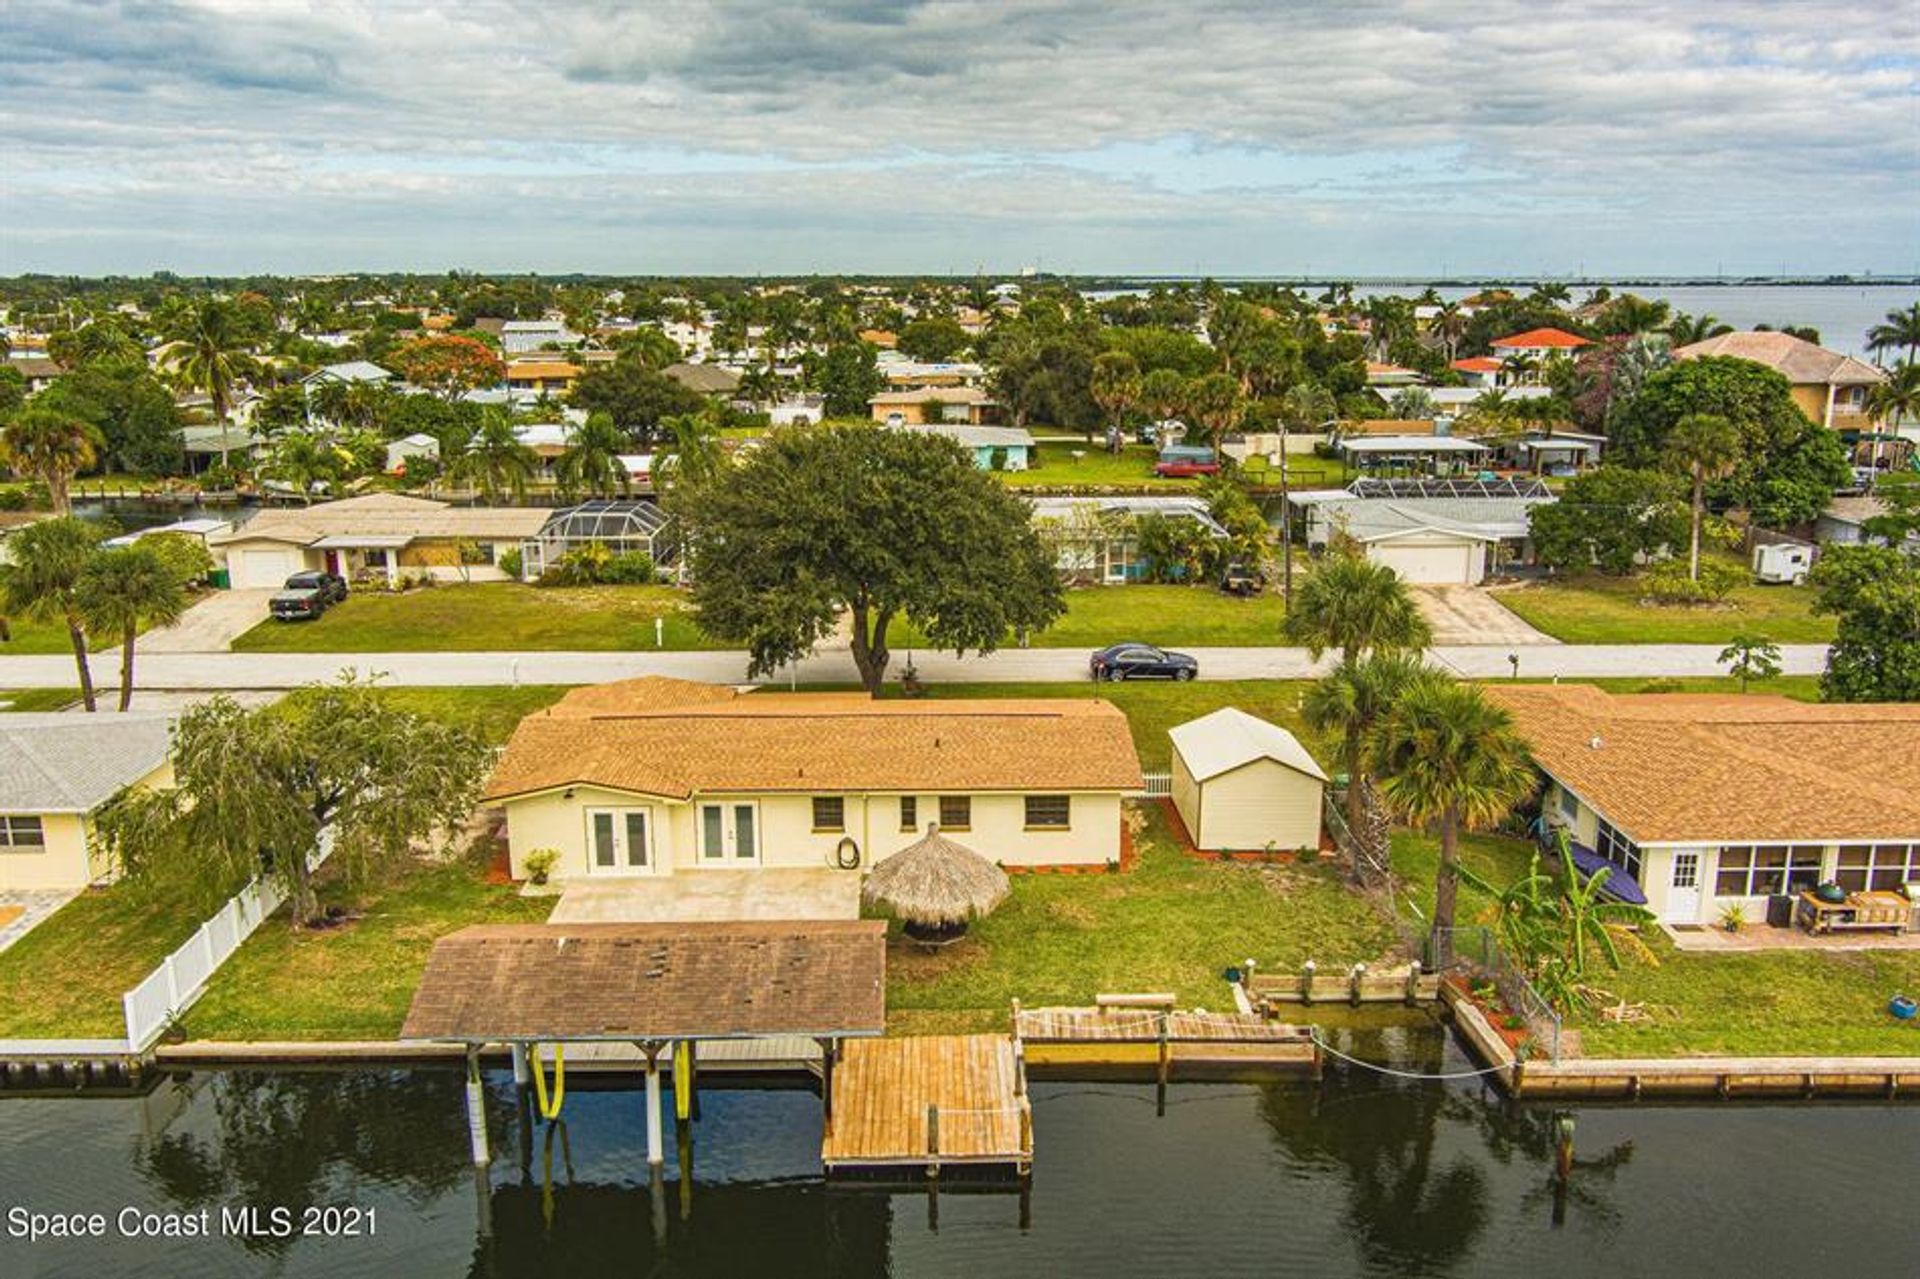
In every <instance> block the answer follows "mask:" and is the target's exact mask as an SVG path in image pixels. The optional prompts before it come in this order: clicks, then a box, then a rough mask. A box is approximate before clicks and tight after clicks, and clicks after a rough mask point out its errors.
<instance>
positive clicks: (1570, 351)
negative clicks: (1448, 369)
mask: <svg viewBox="0 0 1920 1279" xmlns="http://www.w3.org/2000/svg"><path fill="white" fill-rule="evenodd" d="M1592 345H1593V342H1592V341H1591V340H1590V339H1588V338H1583V337H1581V336H1579V335H1578V334H1576V333H1569V332H1567V331H1566V330H1565V329H1528V330H1527V331H1526V332H1525V333H1513V334H1509V335H1508V336H1506V337H1503V338H1495V339H1494V340H1493V341H1491V342H1489V343H1487V346H1488V349H1490V350H1491V351H1492V352H1493V358H1494V359H1496V360H1502V361H1504V360H1510V359H1523V360H1533V361H1535V362H1536V363H1537V364H1539V365H1545V364H1547V363H1549V362H1550V361H1553V360H1564V359H1570V358H1571V357H1572V356H1573V355H1574V354H1575V353H1576V352H1578V351H1579V350H1580V348H1581V347H1583V346H1592ZM1455 367H1458V366H1457V365H1456V366H1455ZM1540 375H1541V370H1540V369H1538V368H1536V369H1535V370H1534V371H1533V372H1532V373H1529V374H1527V375H1525V376H1524V377H1520V378H1512V379H1510V380H1513V381H1519V382H1529V383H1531V382H1538V381H1539V380H1540Z"/></svg>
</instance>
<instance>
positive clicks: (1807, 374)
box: [1673, 333, 1887, 386]
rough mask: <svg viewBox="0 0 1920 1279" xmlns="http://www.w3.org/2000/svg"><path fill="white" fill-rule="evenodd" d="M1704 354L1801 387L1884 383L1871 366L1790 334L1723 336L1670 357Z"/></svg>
mask: <svg viewBox="0 0 1920 1279" xmlns="http://www.w3.org/2000/svg"><path fill="white" fill-rule="evenodd" d="M1703 355H1730V356H1733V357H1735V358H1736V359H1742V360H1752V361H1753V362H1754V363H1756V364H1764V365H1766V366H1767V367H1768V368H1770V369H1772V370H1774V371H1775V372H1776V373H1780V374H1782V375H1783V376H1785V377H1786V379H1787V381H1789V382H1793V383H1796V384H1798V385H1801V386H1824V385H1827V384H1832V385H1834V386H1871V385H1873V384H1875V383H1878V382H1884V381H1886V380H1887V375H1886V374H1885V373H1884V372H1882V371H1881V370H1879V369H1876V368H1874V367H1873V366H1872V365H1871V364H1867V363H1864V362H1863V361H1860V360H1856V359H1854V358H1853V357H1852V356H1851V355H1842V354H1840V353H1839V352H1838V351H1829V350H1827V348H1825V347H1823V346H1815V345H1814V344H1813V343H1811V342H1809V341H1807V340H1806V339H1804V338H1797V337H1795V336H1793V334H1791V333H1722V334H1721V335H1720V336H1719V337H1712V338H1708V339H1707V340H1706V341H1704V342H1693V343H1690V344H1688V345H1686V346H1683V347H1680V348H1679V349H1677V350H1675V351H1674V353H1673V358H1674V359H1676V360H1697V359H1699V358H1700V357H1701V356H1703Z"/></svg>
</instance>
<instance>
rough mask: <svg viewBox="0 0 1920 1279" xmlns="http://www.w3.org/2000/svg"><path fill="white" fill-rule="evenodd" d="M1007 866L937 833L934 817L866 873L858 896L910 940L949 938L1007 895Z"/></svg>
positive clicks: (939, 940)
mask: <svg viewBox="0 0 1920 1279" xmlns="http://www.w3.org/2000/svg"><path fill="white" fill-rule="evenodd" d="M1009 891H1010V886H1009V885H1008V883H1007V872H1005V871H1003V870H1001V869H1000V868H999V867H998V866H996V865H994V864H993V863H992V862H990V861H988V860H987V859H986V858H984V857H982V856H981V855H980V854H979V853H976V852H974V851H973V850H972V849H971V848H967V847H965V846H963V845H960V844H956V843H954V842H953V841H952V840H950V839H948V838H947V837H946V836H945V835H942V834H941V833H940V825H939V823H937V822H935V823H933V824H931V825H929V826H928V827H927V833H926V835H925V836H923V837H922V838H921V839H919V840H916V841H915V842H914V843H912V844H909V845H907V847H905V848H903V849H901V850H900V851H899V852H897V853H895V854H894V855H893V856H891V857H889V858H887V859H886V860H885V861H883V862H881V863H880V864H879V865H877V866H875V867H874V868H873V870H872V871H871V872H870V873H869V874H868V875H867V883H866V887H865V888H864V889H863V890H862V891H861V900H862V901H864V902H865V903H866V904H867V905H868V906H877V907H879V908H881V909H883V910H885V911H887V912H888V913H889V914H891V915H893V916H894V918H896V919H898V920H899V921H900V923H901V927H902V930H903V931H904V932H905V933H906V935H907V936H908V937H910V938H912V939H913V940H914V941H917V942H922V943H925V944H930V945H937V944H940V943H942V942H949V941H953V940H955V939H957V938H959V937H960V936H962V935H963V934H965V932H966V931H967V923H968V921H970V920H973V919H978V918H979V917H981V916H983V915H985V914H987V913H988V912H990V911H992V910H993V908H994V907H996V906H998V905H999V904H1000V903H1001V902H1003V901H1005V900H1006V899H1007V894H1008V892H1009Z"/></svg>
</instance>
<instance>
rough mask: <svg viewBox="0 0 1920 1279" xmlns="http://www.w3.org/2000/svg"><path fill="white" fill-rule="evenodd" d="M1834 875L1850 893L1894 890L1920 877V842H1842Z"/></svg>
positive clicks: (1838, 882) (1835, 879)
mask: <svg viewBox="0 0 1920 1279" xmlns="http://www.w3.org/2000/svg"><path fill="white" fill-rule="evenodd" d="M1833 879H1834V882H1835V883H1837V884H1839V885H1840V887H1842V888H1844V889H1846V890H1847V891H1848V892H1850V893H1862V892H1867V891H1869V890H1871V891H1873V892H1892V891H1893V890H1894V889H1896V888H1898V887H1900V885H1902V884H1905V883H1907V882H1909V881H1910V880H1920V844H1842V845H1841V846H1840V865H1839V869H1837V870H1836V871H1834V873H1833Z"/></svg>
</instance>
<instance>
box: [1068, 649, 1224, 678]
mask: <svg viewBox="0 0 1920 1279" xmlns="http://www.w3.org/2000/svg"><path fill="white" fill-rule="evenodd" d="M1088 665H1089V666H1090V667H1091V668H1092V670H1093V677H1094V678H1095V679H1106V680H1121V679H1181V680H1186V679H1192V678H1194V677H1195V676H1197V675H1198V674H1199V673H1200V663H1198V662H1196V661H1194V660H1193V658H1191V657H1189V656H1187V655H1186V654H1185V653H1173V652H1169V651H1168V650H1166V649H1164V648H1155V647H1154V646H1153V645H1151V644H1140V643H1127V644H1109V645H1108V646H1107V647H1105V648H1103V649H1100V650H1099V651H1098V652H1096V653H1094V655H1093V657H1092V659H1091V660H1090V661H1089V663H1088Z"/></svg>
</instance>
